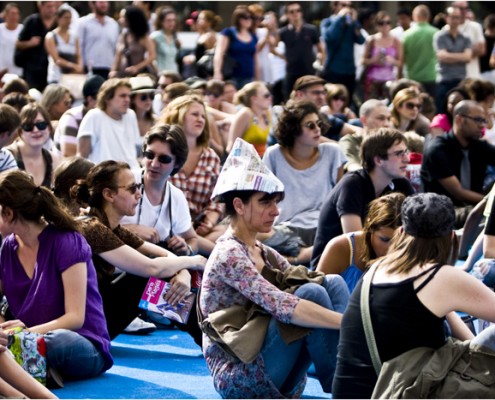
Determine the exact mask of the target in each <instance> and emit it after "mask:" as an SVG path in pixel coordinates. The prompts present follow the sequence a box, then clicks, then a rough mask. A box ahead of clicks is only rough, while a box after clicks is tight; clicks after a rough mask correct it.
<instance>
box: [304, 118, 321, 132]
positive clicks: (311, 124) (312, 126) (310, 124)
mask: <svg viewBox="0 0 495 400" xmlns="http://www.w3.org/2000/svg"><path fill="white" fill-rule="evenodd" d="M304 126H305V127H306V128H308V129H310V130H312V131H314V130H315V129H316V128H320V129H321V128H322V127H323V122H322V121H321V120H318V121H316V122H314V121H309V122H306V123H305V124H304Z"/></svg>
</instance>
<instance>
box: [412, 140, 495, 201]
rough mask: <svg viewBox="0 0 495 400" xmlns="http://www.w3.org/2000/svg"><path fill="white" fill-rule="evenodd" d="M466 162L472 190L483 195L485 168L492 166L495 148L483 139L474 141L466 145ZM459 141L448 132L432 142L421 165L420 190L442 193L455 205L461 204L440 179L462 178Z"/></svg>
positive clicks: (461, 150)
mask: <svg viewBox="0 0 495 400" xmlns="http://www.w3.org/2000/svg"><path fill="white" fill-rule="evenodd" d="M468 149H469V161H470V164H471V187H470V188H467V189H470V190H472V191H474V192H478V193H482V192H483V180H484V178H485V174H486V167H487V166H488V165H495V146H493V145H491V144H489V143H488V142H485V141H484V140H473V141H471V142H470V144H469V147H468ZM463 150H465V149H463V148H462V147H461V145H460V143H459V141H458V140H457V139H456V137H455V136H454V133H453V132H452V131H450V132H449V133H447V134H446V135H441V136H438V137H436V138H435V139H433V140H432V141H431V142H430V143H429V144H428V146H427V147H426V149H425V152H424V154H423V163H422V164H421V185H422V191H424V192H434V193H438V194H444V195H446V196H448V197H450V198H451V199H452V201H453V202H454V204H455V205H456V206H462V205H463V204H462V203H461V202H460V201H458V200H456V199H454V198H453V197H452V195H451V194H450V193H449V192H447V190H445V188H444V187H443V186H442V185H441V184H440V182H439V180H440V179H444V178H448V177H451V176H456V177H457V179H459V180H460V179H461V162H462V159H463V157H464V155H463Z"/></svg>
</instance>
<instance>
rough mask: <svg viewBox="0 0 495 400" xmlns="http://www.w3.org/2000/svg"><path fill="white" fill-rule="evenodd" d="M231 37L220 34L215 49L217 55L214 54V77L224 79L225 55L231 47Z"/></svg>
mask: <svg viewBox="0 0 495 400" xmlns="http://www.w3.org/2000/svg"><path fill="white" fill-rule="evenodd" d="M229 42H230V40H229V38H228V37H227V36H225V35H220V37H219V38H218V40H217V46H216V49H215V55H214V56H213V71H214V72H213V78H214V79H220V80H221V81H223V74H222V68H223V56H224V55H225V52H226V51H227V48H228V47H229Z"/></svg>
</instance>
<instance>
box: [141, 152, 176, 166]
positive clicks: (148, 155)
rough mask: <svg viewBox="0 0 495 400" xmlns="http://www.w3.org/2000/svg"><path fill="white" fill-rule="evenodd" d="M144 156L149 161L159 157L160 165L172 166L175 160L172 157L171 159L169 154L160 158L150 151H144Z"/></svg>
mask: <svg viewBox="0 0 495 400" xmlns="http://www.w3.org/2000/svg"><path fill="white" fill-rule="evenodd" d="M143 156H144V157H145V158H147V159H148V160H154V159H155V157H158V162H159V163H160V164H170V163H171V162H172V161H173V160H174V159H173V158H172V157H170V156H169V155H167V154H162V155H160V156H157V155H156V154H155V153H153V152H152V151H149V150H146V151H144V152H143Z"/></svg>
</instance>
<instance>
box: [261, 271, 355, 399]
mask: <svg viewBox="0 0 495 400" xmlns="http://www.w3.org/2000/svg"><path fill="white" fill-rule="evenodd" d="M294 294H295V295H296V296H297V297H299V298H301V299H306V300H309V301H312V302H314V303H316V304H319V305H320V306H322V307H325V308H327V309H329V310H333V311H337V312H339V313H343V312H344V311H345V309H346V307H347V303H348V301H349V290H348V289H347V285H346V283H345V281H344V279H342V277H341V276H340V275H327V276H326V277H325V279H324V281H323V283H322V284H321V285H317V284H314V283H307V284H305V285H303V286H301V287H300V288H298V289H297V290H296V291H295V293H294ZM338 342H339V331H338V330H336V329H313V330H312V331H311V333H310V334H309V335H306V336H305V337H304V338H302V339H299V340H297V341H295V342H292V343H291V344H286V343H285V342H284V341H283V340H282V338H281V337H280V334H279V331H278V328H277V321H276V320H275V318H272V320H271V321H270V325H269V326H268V331H267V334H266V337H265V342H264V344H263V347H262V349H261V355H262V357H263V361H264V363H265V371H266V372H267V373H268V375H269V376H270V378H271V380H272V382H273V383H274V384H275V386H277V388H278V389H279V390H280V391H281V393H282V394H284V393H285V394H287V393H291V391H292V390H293V389H294V387H295V385H296V384H297V383H298V382H299V381H300V380H301V379H302V378H303V377H304V375H305V374H306V372H307V370H308V368H309V366H310V364H311V362H313V363H314V365H315V370H316V377H317V378H318V380H319V381H320V384H321V386H322V388H323V390H324V391H325V392H327V393H330V392H331V391H332V381H333V375H334V372H335V364H336V360H337V344H338Z"/></svg>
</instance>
